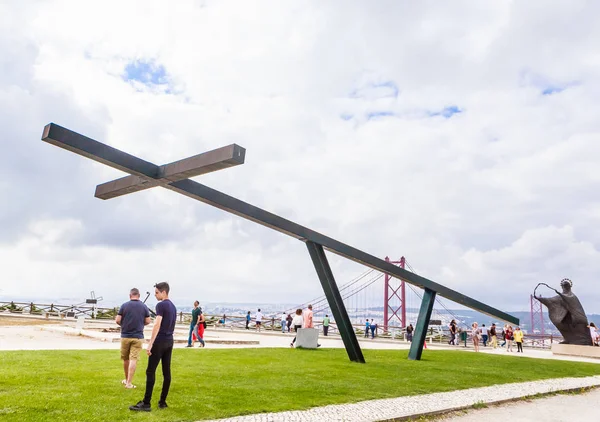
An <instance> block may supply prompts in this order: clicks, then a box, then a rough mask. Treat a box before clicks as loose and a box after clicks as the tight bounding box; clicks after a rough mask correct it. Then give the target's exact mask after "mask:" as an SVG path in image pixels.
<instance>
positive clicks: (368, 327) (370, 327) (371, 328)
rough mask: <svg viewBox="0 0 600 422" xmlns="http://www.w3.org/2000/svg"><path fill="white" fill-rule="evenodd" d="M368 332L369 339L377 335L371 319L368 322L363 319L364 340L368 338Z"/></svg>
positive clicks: (375, 326) (374, 324)
mask: <svg viewBox="0 0 600 422" xmlns="http://www.w3.org/2000/svg"><path fill="white" fill-rule="evenodd" d="M369 332H370V333H371V338H375V335H376V333H377V324H376V323H375V321H373V319H371V321H370V322H369V320H368V319H365V338H369Z"/></svg>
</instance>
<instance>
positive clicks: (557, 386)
mask: <svg viewBox="0 0 600 422" xmlns="http://www.w3.org/2000/svg"><path fill="white" fill-rule="evenodd" d="M596 386H600V376H595V377H586V378H563V379H551V380H542V381H533V382H524V383H515V384H503V385H494V386H490V387H483V388H470V389H467V390H458V391H450V392H447V393H433V394H424V395H420V396H409V397H398V398H394V399H382V400H368V401H363V402H359V403H351V404H341V405H331V406H323V407H316V408H313V409H309V410H305V411H291V412H280V413H261V414H255V415H248V416H240V417H236V418H226V419H219V420H213V421H208V422H325V421H326V422H376V421H389V420H398V419H400V420H401V419H403V418H404V419H407V418H409V417H415V418H416V417H419V416H426V415H435V414H440V413H443V412H448V411H453V410H460V409H466V408H472V406H473V405H475V404H477V405H480V406H483V405H490V404H493V403H505V402H507V401H514V400H519V399H521V398H523V397H527V396H532V395H535V394H546V393H551V392H554V391H564V390H576V389H581V388H587V387H596ZM594 397H598V394H595V395H594ZM584 400H587V399H584ZM596 403H597V402H592V403H590V402H588V401H584V405H583V406H582V408H581V409H579V408H577V409H573V408H572V409H571V413H570V416H571V418H570V419H557V420H565V421H579V420H584V419H579V418H578V417H575V415H577V414H583V412H590V413H593V412H594V411H595V410H596V406H594V405H593V404H596ZM591 404H592V405H591ZM586 405H587V406H586ZM535 407H536V408H537V406H535ZM529 414H530V415H531V416H533V417H532V418H531V419H521V420H523V421H547V419H540V418H539V417H536V416H535V415H536V414H537V413H536V412H535V411H533V412H530V413H529ZM475 415H476V417H477V420H478V421H479V420H481V417H479V415H480V414H479V413H475ZM500 416H501V417H499V418H497V419H489V418H487V419H486V420H487V421H496V420H497V421H505V420H510V421H511V422H513V421H515V419H514V418H508V417H507V416H508V415H507V414H501V415H500ZM456 420H457V421H460V420H461V419H460V418H459V419H456ZM466 420H473V421H474V420H476V419H466ZM586 420H588V421H592V420H600V418H598V417H596V418H593V419H586Z"/></svg>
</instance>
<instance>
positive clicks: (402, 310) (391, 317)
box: [383, 256, 406, 331]
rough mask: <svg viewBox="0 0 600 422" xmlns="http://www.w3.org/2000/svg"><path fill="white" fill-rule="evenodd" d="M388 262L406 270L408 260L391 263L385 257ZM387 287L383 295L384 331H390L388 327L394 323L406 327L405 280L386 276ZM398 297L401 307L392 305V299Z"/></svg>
mask: <svg viewBox="0 0 600 422" xmlns="http://www.w3.org/2000/svg"><path fill="white" fill-rule="evenodd" d="M385 260H386V262H389V263H391V264H394V265H398V266H399V267H400V268H402V269H404V266H405V264H406V259H404V257H401V258H400V260H399V261H391V260H390V258H389V257H387V256H386V257H385ZM384 284H385V286H384V289H385V290H384V295H383V329H384V331H387V330H388V325H390V322H392V321H395V320H397V321H399V322H400V326H401V327H406V306H405V304H406V290H405V285H404V280H399V279H397V278H394V277H392V276H390V275H389V274H385V283H384ZM394 297H396V298H397V299H399V300H400V304H399V306H394V305H393V304H392V299H393V298H394ZM390 311H391V313H390Z"/></svg>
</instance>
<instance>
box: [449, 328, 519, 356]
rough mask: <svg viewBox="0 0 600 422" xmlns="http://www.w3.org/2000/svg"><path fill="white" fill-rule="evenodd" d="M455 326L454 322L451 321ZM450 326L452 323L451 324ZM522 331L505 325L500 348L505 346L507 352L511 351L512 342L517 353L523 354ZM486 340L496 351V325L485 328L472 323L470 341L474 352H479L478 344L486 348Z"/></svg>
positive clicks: (501, 334)
mask: <svg viewBox="0 0 600 422" xmlns="http://www.w3.org/2000/svg"><path fill="white" fill-rule="evenodd" d="M452 322H454V323H455V324H456V322H455V321H454V320H452ZM451 325H452V323H451ZM523 337H524V334H523V330H521V327H516V328H514V329H513V327H512V326H511V325H509V324H506V325H505V326H504V328H503V329H502V332H501V333H500V338H501V339H502V340H503V342H502V344H501V345H500V347H504V346H506V351H507V352H512V351H513V342H515V343H516V345H517V353H519V352H520V353H523ZM488 338H489V339H490V340H491V341H490V343H491V344H492V347H493V348H494V349H496V348H497V347H498V331H497V328H496V324H495V323H494V324H492V325H491V327H489V329H488V328H486V326H485V324H482V326H481V327H479V324H477V323H476V322H474V323H473V324H472V325H471V339H472V341H473V347H475V351H476V352H479V342H480V341H481V342H482V343H483V347H486V346H487V343H488Z"/></svg>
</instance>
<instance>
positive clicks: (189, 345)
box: [185, 344, 194, 347]
mask: <svg viewBox="0 0 600 422" xmlns="http://www.w3.org/2000/svg"><path fill="white" fill-rule="evenodd" d="M185 347H194V346H192V345H191V344H188V345H187V346H185Z"/></svg>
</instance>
